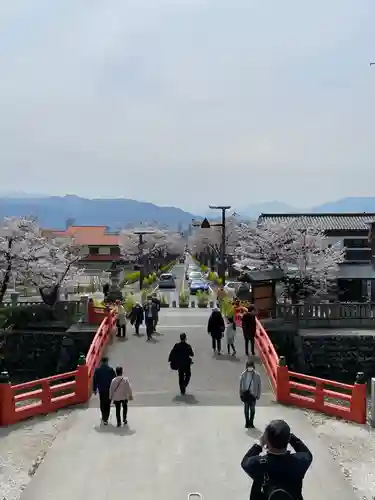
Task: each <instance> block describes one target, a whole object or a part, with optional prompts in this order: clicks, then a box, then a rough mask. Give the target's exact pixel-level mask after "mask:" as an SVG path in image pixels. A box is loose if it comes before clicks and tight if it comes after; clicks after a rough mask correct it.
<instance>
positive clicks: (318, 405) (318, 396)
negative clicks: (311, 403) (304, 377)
mask: <svg viewBox="0 0 375 500" xmlns="http://www.w3.org/2000/svg"><path fill="white" fill-rule="evenodd" d="M314 399H315V409H316V410H317V411H321V412H323V413H324V387H323V383H322V382H320V380H317V381H316V383H315V398H314Z"/></svg>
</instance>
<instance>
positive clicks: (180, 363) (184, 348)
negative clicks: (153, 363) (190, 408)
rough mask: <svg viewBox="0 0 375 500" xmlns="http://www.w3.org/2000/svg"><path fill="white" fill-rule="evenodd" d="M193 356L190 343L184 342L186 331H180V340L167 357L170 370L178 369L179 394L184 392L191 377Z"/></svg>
mask: <svg viewBox="0 0 375 500" xmlns="http://www.w3.org/2000/svg"><path fill="white" fill-rule="evenodd" d="M193 356H194V352H193V349H192V348H191V345H190V344H188V343H187V342H186V333H181V335H180V342H177V344H175V345H174V346H173V349H172V350H171V352H170V354H169V358H168V362H169V363H170V366H171V368H172V370H178V384H179V386H180V392H181V395H182V396H184V395H185V394H186V388H187V386H188V385H189V382H190V378H191V364H192V359H191V358H192V357H193Z"/></svg>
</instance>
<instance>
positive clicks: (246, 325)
mask: <svg viewBox="0 0 375 500" xmlns="http://www.w3.org/2000/svg"><path fill="white" fill-rule="evenodd" d="M256 331H257V322H256V316H255V308H254V306H250V308H249V309H248V310H247V311H246V312H245V313H244V315H243V316H242V333H243V337H244V340H245V354H246V356H248V355H249V342H250V345H251V354H252V355H253V356H255V335H256Z"/></svg>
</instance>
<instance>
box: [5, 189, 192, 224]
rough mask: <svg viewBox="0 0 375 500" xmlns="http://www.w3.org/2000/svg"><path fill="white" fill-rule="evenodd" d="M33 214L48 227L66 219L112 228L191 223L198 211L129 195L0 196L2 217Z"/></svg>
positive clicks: (61, 222)
mask: <svg viewBox="0 0 375 500" xmlns="http://www.w3.org/2000/svg"><path fill="white" fill-rule="evenodd" d="M5 216H16V217H21V216H33V217H36V218H37V219H38V222H39V224H40V225H41V226H42V227H45V228H53V229H60V228H65V226H66V223H67V221H69V222H70V223H74V224H75V225H81V226H84V225H87V226H91V225H92V226H97V225H106V226H109V227H110V228H111V229H112V230H118V229H121V228H123V227H135V226H139V225H140V224H141V223H142V224H143V225H145V224H146V225H147V224H148V225H158V226H159V227H163V226H168V227H169V228H173V229H177V228H178V227H184V228H185V227H188V225H189V224H190V223H191V220H192V218H199V216H198V215H194V214H191V213H189V212H185V211H184V210H181V209H180V208H175V207H160V206H158V205H154V204H153V203H145V202H140V201H136V200H130V199H126V198H118V199H87V198H80V197H79V196H75V195H66V196H63V197H60V196H48V197H34V198H30V197H26V196H25V197H13V198H10V197H1V198H0V217H5Z"/></svg>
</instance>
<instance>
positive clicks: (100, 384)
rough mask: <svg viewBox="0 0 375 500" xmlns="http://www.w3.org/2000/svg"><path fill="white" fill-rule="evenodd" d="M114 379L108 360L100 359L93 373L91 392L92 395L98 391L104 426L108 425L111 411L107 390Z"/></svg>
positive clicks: (114, 374) (114, 375)
mask: <svg viewBox="0 0 375 500" xmlns="http://www.w3.org/2000/svg"><path fill="white" fill-rule="evenodd" d="M115 377H116V373H115V370H114V369H113V368H112V367H111V366H109V365H108V358H107V357H104V358H102V362H101V364H100V366H99V367H98V368H96V370H95V372H94V380H93V391H94V394H96V393H97V392H98V391H99V399H100V411H101V413H102V422H103V424H104V425H108V419H109V413H110V411H111V400H110V398H109V388H110V386H111V382H112V380H113V379H114V378H115Z"/></svg>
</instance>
